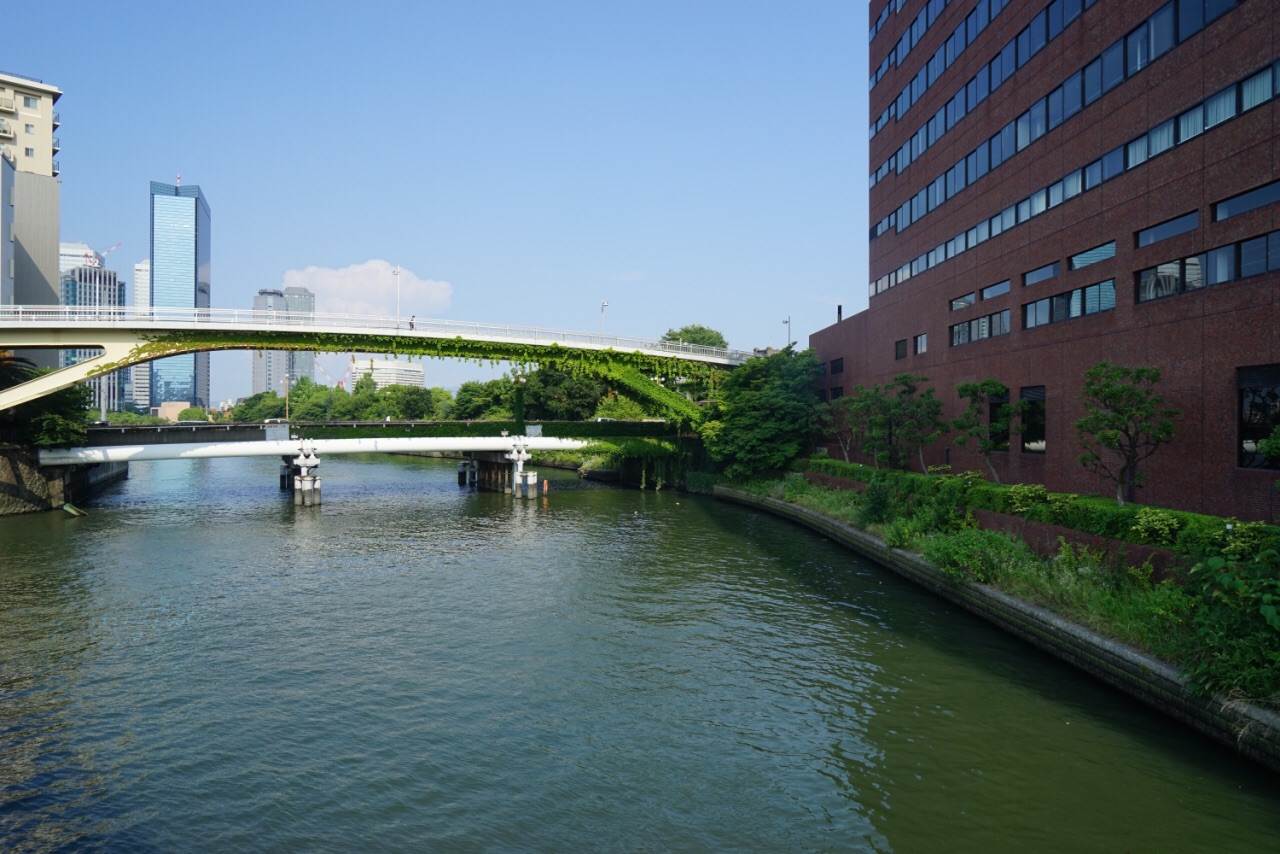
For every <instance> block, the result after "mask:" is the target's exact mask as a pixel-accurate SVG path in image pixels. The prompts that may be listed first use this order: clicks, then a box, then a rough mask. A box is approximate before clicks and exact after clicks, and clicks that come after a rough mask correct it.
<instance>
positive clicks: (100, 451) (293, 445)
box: [40, 436, 588, 466]
mask: <svg viewBox="0 0 1280 854" xmlns="http://www.w3.org/2000/svg"><path fill="white" fill-rule="evenodd" d="M517 444H519V445H521V446H523V447H524V448H525V449H527V450H531V451H559V450H575V449H577V448H582V447H585V446H586V445H587V444H588V443H587V442H586V441H584V440H582V439H558V438H555V437H551V436H547V437H544V436H530V437H525V436H501V437H474V438H472V437H456V436H455V437H448V436H444V437H439V436H436V437H422V438H413V437H403V438H388V439H280V440H275V441H267V442H183V443H175V444H167V445H114V446H109V447H101V448H48V449H43V450H41V451H40V464H41V465H44V466H65V465H85V464H91V463H115V462H122V463H123V462H142V461H144V460H195V459H209V458H214V457H285V456H288V457H298V456H304V455H306V454H311V455H314V456H323V455H328V454H397V453H406V452H409V451H440V452H443V451H453V452H462V451H496V452H499V453H503V454H509V453H513V452H515V449H516V446H517Z"/></svg>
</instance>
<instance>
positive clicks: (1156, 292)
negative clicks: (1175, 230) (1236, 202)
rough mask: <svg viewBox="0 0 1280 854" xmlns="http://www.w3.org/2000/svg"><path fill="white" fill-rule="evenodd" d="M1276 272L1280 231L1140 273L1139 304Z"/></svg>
mask: <svg viewBox="0 0 1280 854" xmlns="http://www.w3.org/2000/svg"><path fill="white" fill-rule="evenodd" d="M1275 272H1280V231H1272V232H1269V233H1268V234H1263V235H1259V236H1258V237H1251V238H1249V239H1248V240H1243V241H1241V242H1239V243H1230V244H1228V245H1226V246H1219V247H1218V248H1216V249H1210V250H1209V251H1208V252H1203V253H1201V254H1199V255H1193V256H1191V257H1190V258H1183V259H1180V260H1178V261H1166V262H1165V263H1163V264H1159V265H1157V266H1155V267H1148V268H1147V269H1145V270H1140V271H1138V273H1137V274H1136V275H1135V278H1136V280H1137V281H1136V285H1137V301H1138V302H1149V301H1150V300H1153V299H1160V298H1161V297H1168V296H1174V295H1175V294H1182V293H1187V292H1188V291H1197V290H1200V289H1201V288H1203V287H1204V286H1205V285H1220V284H1223V283H1225V282H1232V281H1236V280H1238V279H1246V278H1249V277H1250V276H1260V275H1262V274H1263V273H1275Z"/></svg>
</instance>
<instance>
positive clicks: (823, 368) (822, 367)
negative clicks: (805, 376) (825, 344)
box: [818, 362, 827, 377]
mask: <svg viewBox="0 0 1280 854" xmlns="http://www.w3.org/2000/svg"><path fill="white" fill-rule="evenodd" d="M826 375H827V363H826V362H822V363H820V364H819V365H818V376H820V377H825V376H826Z"/></svg>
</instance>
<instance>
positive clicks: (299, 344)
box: [92, 329, 724, 423]
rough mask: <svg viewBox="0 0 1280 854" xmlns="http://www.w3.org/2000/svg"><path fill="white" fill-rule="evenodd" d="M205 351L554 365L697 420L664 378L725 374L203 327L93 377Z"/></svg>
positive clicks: (474, 347)
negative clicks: (355, 354)
mask: <svg viewBox="0 0 1280 854" xmlns="http://www.w3.org/2000/svg"><path fill="white" fill-rule="evenodd" d="M207 350H305V351H311V352H318V353H350V352H357V351H358V352H364V353H392V354H396V355H404V356H420V357H425V358H437V359H444V358H454V359H465V360H468V361H473V362H476V363H479V364H485V363H487V364H491V365H492V364H497V363H499V362H510V363H512V364H513V365H515V366H516V367H517V368H519V369H521V370H524V369H531V368H532V367H535V366H547V367H553V368H556V369H558V370H562V371H567V372H569V373H579V374H589V375H592V376H597V377H600V378H602V379H605V380H608V381H609V382H611V383H613V384H615V385H616V386H618V387H620V388H621V389H623V390H625V391H626V393H627V394H629V395H632V396H634V397H635V398H637V399H638V400H641V401H644V402H647V403H649V404H650V405H652V406H654V407H656V408H658V409H660V410H661V411H662V412H663V413H665V414H667V415H669V416H671V417H674V418H676V419H678V420H680V421H683V422H690V423H691V422H696V421H698V420H699V419H700V418H701V410H700V409H699V408H698V406H697V405H695V404H694V403H691V402H690V401H689V400H687V399H686V398H685V397H684V395H682V394H679V393H678V392H675V391H672V390H671V389H668V388H666V387H665V386H664V385H663V384H662V382H661V379H662V378H664V377H666V378H675V377H681V378H683V379H684V380H686V381H687V380H700V381H704V382H706V383H707V384H708V385H710V386H713V387H714V386H715V385H716V384H717V383H718V381H719V378H720V376H721V374H722V373H723V371H724V369H723V368H721V367H719V366H717V365H708V364H706V363H704V362H694V361H687V360H684V359H681V358H678V357H673V356H672V357H667V356H653V355H649V354H646V353H640V352H630V353H628V352H624V351H620V350H585V349H578V348H575V347H563V346H561V345H560V344H557V343H552V344H521V343H516V342H507V341H472V340H468V339H465V338H462V337H454V338H419V337H405V336H400V335H356V334H351V333H342V332H316V331H311V330H292V329H280V330H274V329H273V330H263V331H254V332H243V331H236V330H213V329H211V330H200V331H181V332H166V333H165V334H163V335H156V336H149V337H148V338H146V339H145V340H143V342H142V343H140V344H139V345H138V346H137V347H135V348H134V349H133V351H132V352H131V353H130V354H129V355H128V356H127V357H126V358H124V359H122V360H120V361H118V362H112V363H110V364H105V365H101V366H99V367H98V368H97V369H96V370H94V372H93V374H92V375H93V376H97V375H99V374H103V373H108V372H110V371H114V370H119V369H120V368H124V367H128V366H130V365H134V364H137V363H139V362H146V361H150V360H152V359H159V358H163V357H165V356H173V355H177V354H179V353H191V352H199V351H207Z"/></svg>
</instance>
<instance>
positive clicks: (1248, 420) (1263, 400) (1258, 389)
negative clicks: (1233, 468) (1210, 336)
mask: <svg viewBox="0 0 1280 854" xmlns="http://www.w3.org/2000/svg"><path fill="white" fill-rule="evenodd" d="M1236 388H1237V391H1238V392H1239V395H1240V465H1241V466H1242V467H1244V468H1280V460H1275V459H1273V460H1268V459H1267V458H1266V457H1264V456H1263V455H1262V454H1261V453H1259V452H1258V443H1259V442H1260V441H1262V440H1263V439H1265V438H1267V437H1268V436H1270V435H1271V434H1272V433H1273V432H1274V431H1275V429H1276V428H1277V427H1280V365H1258V366H1255V367H1251V368H1238V369H1237V370H1236Z"/></svg>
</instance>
